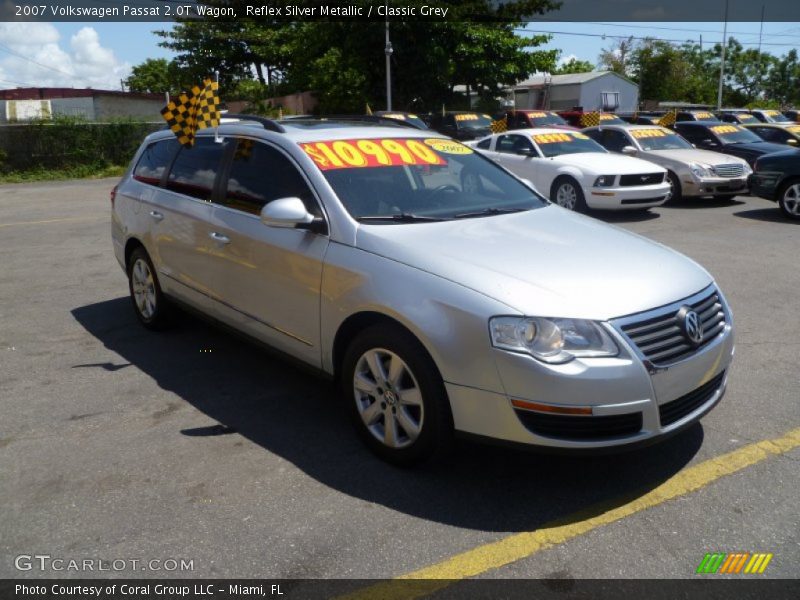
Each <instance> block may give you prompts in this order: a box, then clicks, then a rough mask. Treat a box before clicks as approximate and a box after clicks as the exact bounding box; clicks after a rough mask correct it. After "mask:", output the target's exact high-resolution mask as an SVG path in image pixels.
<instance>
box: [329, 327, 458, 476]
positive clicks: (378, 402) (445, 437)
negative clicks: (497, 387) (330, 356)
mask: <svg viewBox="0 0 800 600" xmlns="http://www.w3.org/2000/svg"><path fill="white" fill-rule="evenodd" d="M339 382H340V393H341V396H342V399H343V400H344V401H345V402H346V405H347V406H348V407H349V408H348V410H349V412H350V416H351V418H352V420H353V424H354V426H355V428H356V430H357V432H358V434H359V436H360V437H361V439H362V440H363V441H364V443H365V444H366V445H367V447H368V448H369V449H370V450H372V451H373V452H374V453H375V454H377V455H378V456H379V457H380V458H382V459H383V460H385V461H387V462H390V463H393V464H396V465H400V466H409V465H412V464H415V463H418V462H421V461H423V460H426V459H428V458H430V457H431V456H432V455H434V454H441V453H443V452H444V451H446V450H447V448H448V447H449V446H450V444H451V442H452V438H453V417H452V414H451V412H450V404H449V401H448V399H447V392H446V391H445V388H444V382H443V381H442V377H441V375H440V374H439V370H438V369H437V368H436V365H435V364H434V362H433V360H432V359H431V358H430V356H429V355H428V353H427V352H426V351H425V349H424V348H423V346H422V345H421V344H420V343H419V341H418V340H417V339H416V338H415V337H414V336H413V335H411V334H410V333H409V332H407V331H406V330H405V329H403V328H401V327H399V326H397V325H388V326H387V325H384V324H381V325H374V326H372V327H370V328H368V329H365V330H364V331H362V332H361V333H359V334H358V335H357V336H356V337H355V338H354V339H353V341H352V342H351V343H350V345H349V346H348V348H347V351H346V352H345V355H344V360H343V361H342V370H341V377H340V378H339ZM387 424H388V425H390V426H389V427H387Z"/></svg>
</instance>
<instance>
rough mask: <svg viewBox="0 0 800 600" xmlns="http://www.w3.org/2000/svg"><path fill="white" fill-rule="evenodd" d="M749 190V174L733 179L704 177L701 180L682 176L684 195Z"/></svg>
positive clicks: (744, 192) (735, 192) (741, 192)
mask: <svg viewBox="0 0 800 600" xmlns="http://www.w3.org/2000/svg"><path fill="white" fill-rule="evenodd" d="M749 191H750V188H749V186H748V176H747V175H743V176H742V177H736V178H733V179H724V178H721V177H715V178H703V179H701V180H700V181H697V180H696V179H694V178H693V177H691V176H684V177H681V193H682V194H683V196H684V197H691V196H715V195H718V194H747V193H748V192H749Z"/></svg>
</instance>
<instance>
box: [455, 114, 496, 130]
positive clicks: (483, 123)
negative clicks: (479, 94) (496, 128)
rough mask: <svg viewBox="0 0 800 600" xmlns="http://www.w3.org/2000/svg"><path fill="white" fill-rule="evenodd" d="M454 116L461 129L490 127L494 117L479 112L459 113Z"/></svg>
mask: <svg viewBox="0 0 800 600" xmlns="http://www.w3.org/2000/svg"><path fill="white" fill-rule="evenodd" d="M453 117H454V118H455V120H456V125H457V126H458V128H459V129H488V128H489V126H490V125H491V124H492V118H491V117H490V116H489V115H482V114H478V113H459V114H456V115H453Z"/></svg>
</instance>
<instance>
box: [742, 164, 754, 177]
mask: <svg viewBox="0 0 800 600" xmlns="http://www.w3.org/2000/svg"><path fill="white" fill-rule="evenodd" d="M752 172H753V169H751V168H750V165H747V164H746V165H744V174H745V175H750V173H752Z"/></svg>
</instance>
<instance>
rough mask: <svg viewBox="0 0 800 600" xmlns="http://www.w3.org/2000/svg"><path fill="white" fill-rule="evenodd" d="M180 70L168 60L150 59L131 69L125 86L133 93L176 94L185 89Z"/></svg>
mask: <svg viewBox="0 0 800 600" xmlns="http://www.w3.org/2000/svg"><path fill="white" fill-rule="evenodd" d="M184 83H185V82H184V81H183V80H182V73H181V70H180V68H179V67H178V66H177V65H176V64H175V63H173V62H170V61H168V60H167V59H166V58H148V59H147V60H146V61H144V62H143V63H141V64H139V65H136V66H135V67H133V68H132V69H131V75H130V77H128V78H127V79H126V80H125V85H127V86H128V89H129V90H130V91H131V92H169V93H170V94H175V93H176V92H179V91H180V90H181V89H182V88H183V87H184Z"/></svg>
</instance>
